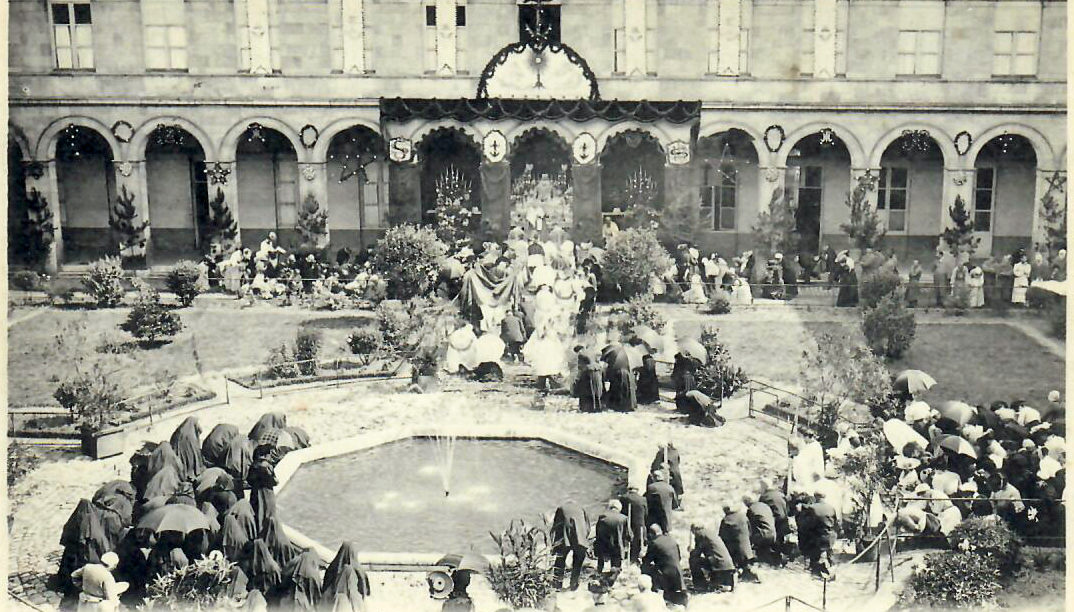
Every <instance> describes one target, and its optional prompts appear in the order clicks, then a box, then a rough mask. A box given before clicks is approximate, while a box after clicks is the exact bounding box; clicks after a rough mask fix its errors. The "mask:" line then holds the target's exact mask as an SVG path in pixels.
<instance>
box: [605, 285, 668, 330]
mask: <svg viewBox="0 0 1074 612" xmlns="http://www.w3.org/2000/svg"><path fill="white" fill-rule="evenodd" d="M611 315H612V317H614V320H615V323H616V328H617V329H618V330H619V333H620V334H621V337H623V338H624V339H625V338H629V337H631V336H633V335H634V332H633V329H634V327H635V326H638V325H645V326H646V327H650V328H652V329H653V330H655V331H656V332H657V333H662V332H663V331H664V327H666V326H667V324H668V320H667V317H665V316H664V315H663V314H661V313H660V311H659V310H657V309H656V308H654V307H653V296H652V295H649V294H645V295H636V296H634V297H632V298H630V300H628V301H627V303H626V304H622V305H618V306H615V307H614V308H612V311H611Z"/></svg>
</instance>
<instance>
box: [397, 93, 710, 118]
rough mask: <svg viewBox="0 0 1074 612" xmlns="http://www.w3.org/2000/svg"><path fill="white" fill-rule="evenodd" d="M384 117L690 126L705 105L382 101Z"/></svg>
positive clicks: (546, 101) (634, 102)
mask: <svg viewBox="0 0 1074 612" xmlns="http://www.w3.org/2000/svg"><path fill="white" fill-rule="evenodd" d="M380 116H381V118H382V120H384V121H389V122H394V123H403V122H406V121H410V120H412V119H424V120H426V121H433V120H437V119H453V120H455V121H459V122H462V123H469V122H471V121H474V120H476V119H486V120H489V121H499V120H503V119H517V120H519V121H534V120H538V119H546V120H549V121H558V120H560V119H569V120H571V121H578V122H583V121H590V120H593V119H602V120H604V121H609V122H612V123H615V122H619V121H637V122H641V123H653V122H655V121H667V122H669V123H690V122H692V121H697V120H698V119H699V118H700V116H701V102H699V101H683V100H677V101H674V102H670V101H661V102H656V101H647V100H642V101H622V100H504V99H500V98H484V99H476V100H474V99H466V98H458V99H449V100H437V99H435V98H434V99H425V98H381V99H380Z"/></svg>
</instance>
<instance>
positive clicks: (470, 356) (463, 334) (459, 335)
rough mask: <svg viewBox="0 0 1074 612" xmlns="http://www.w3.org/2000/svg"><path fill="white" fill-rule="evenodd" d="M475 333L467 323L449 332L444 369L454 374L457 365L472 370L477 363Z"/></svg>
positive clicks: (457, 368) (456, 371) (456, 370)
mask: <svg viewBox="0 0 1074 612" xmlns="http://www.w3.org/2000/svg"><path fill="white" fill-rule="evenodd" d="M476 342H477V335H476V334H474V327H473V325H471V324H469V323H467V324H465V325H463V326H462V327H460V328H459V329H456V330H455V331H453V332H451V335H449V336H448V345H447V355H445V357H444V369H445V370H447V371H448V372H450V373H452V374H455V373H458V371H459V366H462V367H464V368H466V369H467V370H473V369H474V368H476V367H477V366H478V365H479V362H478V360H477V347H476V345H475V343H476Z"/></svg>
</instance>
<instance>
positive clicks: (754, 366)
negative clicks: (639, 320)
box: [675, 317, 809, 384]
mask: <svg viewBox="0 0 1074 612" xmlns="http://www.w3.org/2000/svg"><path fill="white" fill-rule="evenodd" d="M701 327H715V328H716V329H718V330H719V338H720V342H722V343H723V344H724V346H726V347H727V350H728V351H729V352H730V353H731V360H732V362H733V363H734V364H735V365H736V366H738V367H740V368H742V369H743V370H745V372H746V375H747V376H750V377H760V378H764V379H768V380H771V381H773V382H775V383H777V384H778V383H779V382H783V383H788V384H795V383H797V381H798V372H799V370H800V369H801V363H802V350H803V348H804V346H805V342H806V340H808V339H809V332H808V331H807V330H806V328H805V327H803V325H802V323H801V322H798V321H789V320H788V321H778V322H769V321H742V320H735V319H729V318H722V317H711V318H710V319H707V320H705V322H704V323H696V322H692V321H691V322H677V323H676V324H675V330H676V332H679V333H687V334H700V328H701ZM694 337H697V336H696V335H695V336H694Z"/></svg>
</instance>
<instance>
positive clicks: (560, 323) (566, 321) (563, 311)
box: [552, 268, 579, 336]
mask: <svg viewBox="0 0 1074 612" xmlns="http://www.w3.org/2000/svg"><path fill="white" fill-rule="evenodd" d="M557 276H558V278H557V279H556V282H555V284H553V285H552V293H553V294H554V295H555V296H556V306H557V310H558V311H559V312H558V313H556V331H557V332H558V333H559V334H560V335H564V336H567V335H570V329H571V317H572V316H573V315H574V313H576V312H578V302H579V299H578V294H577V293H576V292H575V285H574V274H572V273H571V270H568V269H566V268H564V269H561V270H560V271H559V273H558V274H557Z"/></svg>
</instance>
